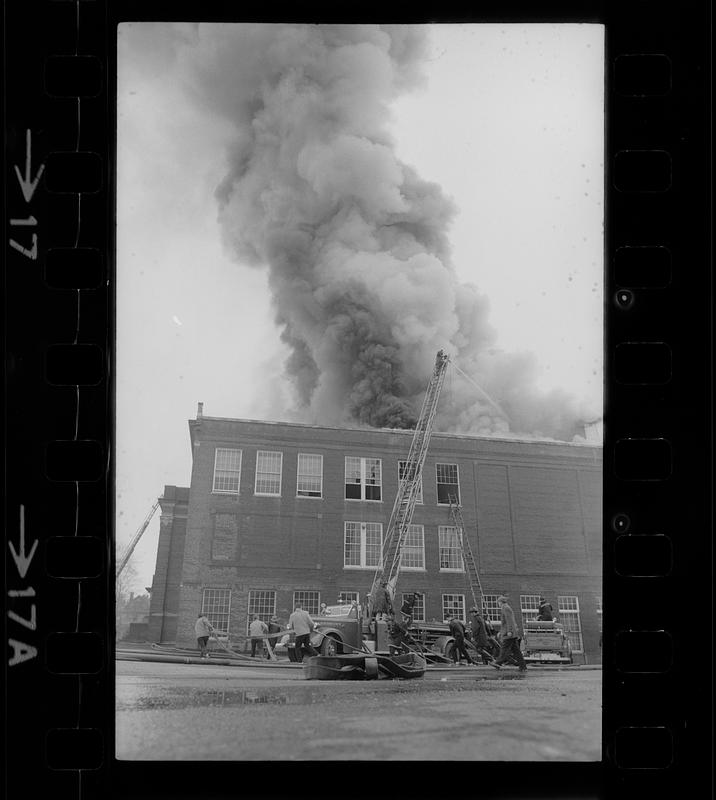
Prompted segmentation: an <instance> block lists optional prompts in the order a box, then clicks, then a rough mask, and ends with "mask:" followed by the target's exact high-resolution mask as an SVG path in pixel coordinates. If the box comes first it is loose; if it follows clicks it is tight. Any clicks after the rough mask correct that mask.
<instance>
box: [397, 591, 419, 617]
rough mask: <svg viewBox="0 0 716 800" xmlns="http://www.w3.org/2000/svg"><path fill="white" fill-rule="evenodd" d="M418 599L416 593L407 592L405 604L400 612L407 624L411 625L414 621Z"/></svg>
mask: <svg viewBox="0 0 716 800" xmlns="http://www.w3.org/2000/svg"><path fill="white" fill-rule="evenodd" d="M417 599H418V596H417V595H416V594H407V595H406V596H405V600H404V601H403V605H402V606H401V607H400V613H401V614H402V615H403V621H404V622H405V624H406V625H410V623H411V622H412V621H413V612H414V610H415V603H416V601H417Z"/></svg>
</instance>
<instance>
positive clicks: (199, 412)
mask: <svg viewBox="0 0 716 800" xmlns="http://www.w3.org/2000/svg"><path fill="white" fill-rule="evenodd" d="M203 416H204V404H203V403H199V405H198V406H197V408H196V418H197V419H201V418H202V417H203Z"/></svg>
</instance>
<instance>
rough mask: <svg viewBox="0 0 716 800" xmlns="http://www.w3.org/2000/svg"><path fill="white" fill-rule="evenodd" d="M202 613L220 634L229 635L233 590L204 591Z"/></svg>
mask: <svg viewBox="0 0 716 800" xmlns="http://www.w3.org/2000/svg"><path fill="white" fill-rule="evenodd" d="M201 612H202V614H206V617H207V619H208V620H209V622H210V623H211V624H212V625H213V626H214V627H215V628H216V630H217V631H218V632H220V633H223V634H225V635H228V633H229V617H230V615H231V589H204V592H203V594H202V598H201Z"/></svg>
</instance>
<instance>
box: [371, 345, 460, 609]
mask: <svg viewBox="0 0 716 800" xmlns="http://www.w3.org/2000/svg"><path fill="white" fill-rule="evenodd" d="M449 361H450V359H449V357H448V355H447V353H445V352H443V351H442V350H439V351H438V353H437V356H436V357H435V367H434V368H433V374H432V376H431V378H430V383H429V384H428V389H427V391H426V393H425V398H424V400H423V406H422V408H421V410H420V416H419V417H418V421H417V423H416V425H415V432H414V434H413V440H412V443H411V445H410V452H409V453H408V458H407V460H406V462H405V468H404V469H403V471H402V474H401V475H400V480H399V483H398V492H397V494H396V496H395V502H394V503H393V510H392V512H391V514H390V520H389V522H388V527H387V529H386V532H385V538H384V540H383V558H382V563H381V566H380V567H379V569H378V570H377V571H376V573H375V576H374V578H373V584H372V586H371V589H370V600H371V603H372V600H373V598H374V597H375V593H376V591H377V589H378V587H379V586H380V584H381V582H383V581H385V582H386V583H387V586H388V591H389V593H390V596H391V598H394V597H395V587H396V584H397V581H398V573H399V572H400V561H401V553H402V550H403V545H404V544H405V539H406V537H407V534H408V528H409V527H410V523H411V521H412V519H413V511H414V510H415V503H416V501H417V498H418V493H419V491H420V485H421V484H420V482H421V479H422V474H423V466H424V464H425V456H426V455H427V452H428V446H429V444H430V435H431V434H432V430H433V423H434V421H435V413H436V411H437V406H438V400H439V399H440V390H441V389H442V385H443V381H444V380H445V372H446V370H447V365H448V363H449Z"/></svg>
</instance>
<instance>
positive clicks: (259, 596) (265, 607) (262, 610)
mask: <svg viewBox="0 0 716 800" xmlns="http://www.w3.org/2000/svg"><path fill="white" fill-rule="evenodd" d="M275 613H276V592H275V591H273V589H270V590H269V589H250V590H249V610H248V614H247V617H246V634H247V635H248V633H249V623H250V622H251V620H252V619H253V618H254V614H258V615H259V619H260V620H261V621H262V622H266V623H268V621H269V620H270V619H271V617H272V616H273V615H274V614H275Z"/></svg>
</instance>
